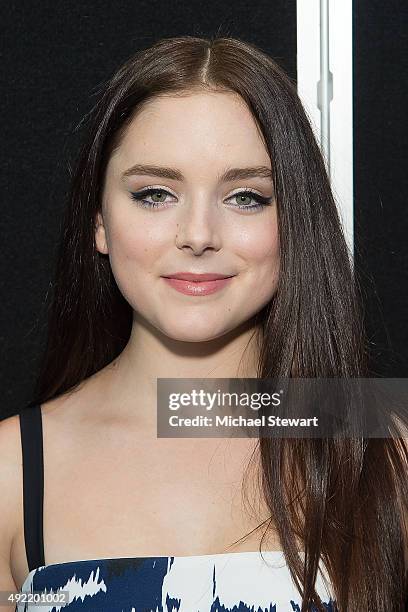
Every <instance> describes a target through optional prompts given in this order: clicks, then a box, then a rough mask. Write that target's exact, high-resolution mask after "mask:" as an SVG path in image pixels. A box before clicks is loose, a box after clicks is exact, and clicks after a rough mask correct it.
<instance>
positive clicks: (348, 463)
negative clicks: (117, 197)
mask: <svg viewBox="0 0 408 612" xmlns="http://www.w3.org/2000/svg"><path fill="white" fill-rule="evenodd" d="M192 90H199V91H206V90H211V91H231V92H235V93H237V94H238V95H239V96H241V98H242V99H243V100H244V101H245V103H246V104H247V105H248V107H249V109H250V111H251V113H252V115H253V117H254V119H255V121H256V123H257V125H258V126H259V128H260V130H261V132H262V135H263V138H264V141H265V144H266V147H267V149H268V152H269V155H270V159H271V164H272V168H273V174H274V186H275V195H276V202H277V207H278V223H279V236H280V249H281V259H280V274H279V282H278V286H277V290H276V293H275V295H274V296H273V298H272V300H271V301H270V303H269V304H268V305H267V306H266V307H264V308H263V309H262V311H260V312H259V313H257V321H258V323H259V329H260V337H261V344H260V358H259V366H258V375H259V377H260V378H274V377H309V378H314V377H326V378H331V377H350V378H356V377H369V375H370V373H369V369H368V350H367V345H368V343H367V341H366V339H365V333H364V326H363V307H362V303H363V300H362V296H361V291H360V290H359V288H358V283H357V281H356V278H355V276H356V275H355V274H354V270H353V266H352V263H351V258H350V255H349V252H348V249H347V246H346V241H345V239H344V235H343V233H342V227H341V223H340V220H339V217H338V212H337V209H336V205H335V202H334V199H333V195H332V192H331V188H330V183H329V180H328V177H327V173H326V169H325V165H324V161H323V159H322V155H321V152H320V149H319V147H318V145H317V143H316V141H315V138H314V135H313V132H312V129H311V127H310V124H309V122H308V119H307V117H306V114H305V112H304V109H303V107H302V104H301V102H300V100H299V97H298V95H297V91H296V86H295V83H294V82H292V80H291V79H290V78H289V77H288V76H287V75H286V74H285V73H284V72H283V71H282V69H281V68H280V67H279V66H278V65H277V64H276V63H275V62H274V61H273V60H272V59H271V58H270V57H269V56H268V55H266V54H265V53H263V52H262V51H261V50H259V49H258V48H257V47H256V46H254V45H250V44H247V43H245V42H243V41H241V40H237V39H233V38H229V37H223V38H214V39H203V38H197V37H190V36H184V37H179V38H168V39H162V40H160V41H158V42H156V43H155V44H154V45H153V46H151V47H150V48H148V49H144V50H142V51H139V52H137V53H136V54H135V55H133V56H132V57H131V58H129V59H128V60H127V61H126V62H125V63H124V64H123V65H122V66H121V67H120V68H119V70H118V71H117V72H116V73H115V74H114V76H113V77H112V78H111V79H110V80H109V81H108V82H107V83H106V84H104V86H103V88H102V91H101V92H100V94H99V97H98V100H97V102H96V104H95V105H94V107H93V108H92V110H91V112H90V113H89V116H88V120H89V128H88V130H87V133H86V136H85V138H84V141H83V144H82V147H81V151H80V154H79V157H78V160H77V164H76V167H75V170H74V172H73V176H72V181H71V188H70V193H69V199H68V205H67V208H66V213H65V217H64V221H63V226H62V236H61V241H60V248H59V253H58V257H57V265H56V274H55V284H54V287H53V296H52V300H51V301H50V307H49V325H48V339H47V345H46V349H45V353H44V357H43V360H42V364H41V371H40V375H39V378H38V381H37V386H36V389H35V393H34V398H33V401H32V402H31V403H43V402H46V401H48V400H50V399H52V398H54V397H56V396H58V395H61V394H63V393H64V392H66V391H68V390H70V389H72V388H73V387H75V386H76V385H78V384H79V383H80V382H81V381H83V380H84V379H86V378H87V377H89V376H91V375H92V374H94V373H95V372H97V371H98V370H100V369H102V368H103V367H104V366H106V365H107V364H108V363H110V362H111V361H112V360H113V359H115V357H117V356H118V355H119V354H120V353H121V352H122V350H123V349H124V347H125V345H126V343H127V342H128V340H129V336H130V331H131V325H132V308H131V306H130V305H129V304H128V303H127V301H126V300H125V299H124V297H123V296H122V295H121V293H120V291H119V289H118V287H117V285H116V282H115V279H114V277H113V274H112V271H111V267H110V263H109V258H108V256H106V255H103V254H101V253H99V252H98V251H97V249H96V246H95V233H94V232H95V217H96V214H97V212H98V211H99V210H100V207H101V191H102V187H103V184H104V176H105V171H106V166H107V162H108V160H109V158H110V156H111V154H112V152H113V151H114V150H115V148H116V147H118V146H119V145H120V142H121V138H122V136H123V134H124V132H125V131H126V128H127V127H128V125H129V123H130V122H131V121H132V118H133V117H134V114H135V112H137V111H138V110H140V108H141V105H143V104H144V103H146V102H147V101H149V100H151V99H153V98H154V97H155V96H158V95H160V94H171V95H183V93H186V92H189V91H190V92H191V91H192ZM398 431H399V430H398V429H395V431H394V432H393V433H394V435H393V436H391V437H389V438H369V439H367V438H344V439H333V438H319V439H305V438H301V439H288V438H280V439H277V438H263V437H261V438H260V439H259V443H258V444H259V451H260V470H261V474H262V489H263V494H264V497H265V500H266V503H267V505H268V508H269V510H270V515H271V519H273V523H274V527H275V528H276V529H277V532H278V535H279V537H280V540H281V543H282V549H283V551H284V554H285V557H286V560H287V563H288V567H289V569H290V572H291V575H292V577H293V579H294V581H295V583H296V584H297V587H298V589H299V592H300V593H301V596H302V609H301V612H305V611H306V610H309V609H311V606H312V605H314V606H315V607H316V609H318V610H321V611H323V610H324V609H325V608H324V607H323V604H322V602H321V600H320V598H319V596H318V594H317V593H316V591H315V580H316V575H317V571H318V564H319V559H320V558H322V560H323V561H324V564H325V565H326V567H327V569H328V572H329V577H330V580H331V582H332V585H333V589H334V594H335V600H336V605H337V609H338V610H339V611H340V612H368V611H370V612H373V611H375V612H386V611H387V612H390V610H393V611H395V612H397V611H398V612H401V611H402V610H404V602H405V599H406V595H407V576H406V568H405V564H404V538H406V534H405V531H404V526H403V518H402V517H403V513H404V512H407V505H408V486H407V477H406V475H407V462H408V450H407V448H406V445H405V443H404V440H403V437H402V436H401V435H398ZM295 474H296V479H295V478H294V475H295ZM295 498H296V500H297V505H296V506H294V500H295ZM299 508H300V510H301V513H300V515H299ZM295 534H296V535H297V536H298V537H299V538H300V539H301V541H302V543H303V546H304V553H305V560H304V562H303V561H301V559H300V557H299V554H298V551H297V545H296V541H295ZM273 588H274V586H273V585H272V584H271V592H273Z"/></svg>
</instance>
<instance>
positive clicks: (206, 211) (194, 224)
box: [176, 200, 221, 255]
mask: <svg viewBox="0 0 408 612" xmlns="http://www.w3.org/2000/svg"><path fill="white" fill-rule="evenodd" d="M220 228H221V223H220V219H219V214H218V210H217V207H216V206H215V205H214V203H213V202H209V201H205V202H204V201H203V200H201V201H198V200H195V201H194V202H192V203H189V204H186V206H185V208H184V210H183V211H182V212H181V214H180V218H179V220H178V223H177V234H176V246H177V248H179V249H182V250H190V251H192V252H193V253H194V255H201V254H202V253H203V252H204V251H205V250H206V249H212V250H215V251H218V250H219V249H220V248H221V236H220Z"/></svg>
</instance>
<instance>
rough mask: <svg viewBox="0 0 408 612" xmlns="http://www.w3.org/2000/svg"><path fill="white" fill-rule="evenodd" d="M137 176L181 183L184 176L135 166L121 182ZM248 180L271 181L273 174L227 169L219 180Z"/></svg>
mask: <svg viewBox="0 0 408 612" xmlns="http://www.w3.org/2000/svg"><path fill="white" fill-rule="evenodd" d="M138 174H148V175H150V176H159V177H161V178H167V179H172V180H174V181H183V180H184V176H183V175H182V173H181V172H180V170H177V169H176V168H167V167H165V166H154V165H149V164H147V165H146V164H135V165H134V166H132V167H131V168H128V169H127V170H125V172H123V174H122V177H121V178H122V180H123V179H124V178H126V177H128V176H134V175H138ZM249 178H269V179H273V172H272V170H271V168H268V166H250V167H246V168H228V169H227V170H226V171H225V172H224V173H223V174H222V175H221V176H219V180H220V181H222V182H228V181H235V180H239V179H249Z"/></svg>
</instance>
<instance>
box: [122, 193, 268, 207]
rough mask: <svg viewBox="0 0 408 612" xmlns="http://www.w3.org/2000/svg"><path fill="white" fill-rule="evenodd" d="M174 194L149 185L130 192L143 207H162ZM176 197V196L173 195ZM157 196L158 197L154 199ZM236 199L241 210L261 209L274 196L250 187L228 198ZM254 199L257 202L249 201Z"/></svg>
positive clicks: (133, 198)
mask: <svg viewBox="0 0 408 612" xmlns="http://www.w3.org/2000/svg"><path fill="white" fill-rule="evenodd" d="M172 195H173V194H171V193H169V192H168V191H167V190H166V189H163V188H161V187H149V188H147V189H141V190H140V191H132V192H130V197H131V198H132V200H134V201H135V202H137V203H138V205H139V206H142V207H143V208H160V207H161V205H162V204H165V203H166V197H167V196H172ZM147 197H151V198H152V200H147V199H146V198H147ZM173 197H174V196H173ZM153 198H156V199H153ZM234 198H235V199H236V200H237V203H236V205H235V207H236V208H239V209H240V210H251V211H254V210H259V209H262V208H264V207H265V206H267V205H268V204H271V202H272V201H273V196H271V197H266V196H262V195H260V194H259V193H256V192H255V191H252V190H250V189H246V190H244V191H239V192H237V193H234V194H233V195H232V196H231V197H229V198H228V200H232V199H234ZM248 200H249V202H250V201H251V200H252V201H253V202H255V204H250V203H247V202H248Z"/></svg>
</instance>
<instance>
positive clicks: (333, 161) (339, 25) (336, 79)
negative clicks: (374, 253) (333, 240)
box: [297, 0, 353, 254]
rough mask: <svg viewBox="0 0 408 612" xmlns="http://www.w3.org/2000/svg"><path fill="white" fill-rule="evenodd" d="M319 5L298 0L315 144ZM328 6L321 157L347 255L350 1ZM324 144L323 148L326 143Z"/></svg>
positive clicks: (300, 70)
mask: <svg viewBox="0 0 408 612" xmlns="http://www.w3.org/2000/svg"><path fill="white" fill-rule="evenodd" d="M321 4H324V3H323V2H319V0H297V76H298V93H299V96H300V98H301V100H302V103H303V105H304V107H305V110H306V112H307V114H308V116H309V119H310V122H311V124H312V127H313V130H314V133H315V135H316V138H317V139H318V142H319V143H321V120H322V113H321V109H320V108H319V100H318V82H319V81H320V69H321V61H320V60H321V42H323V43H324V40H325V37H324V36H323V37H321V28H320V14H321ZM326 5H327V8H328V18H329V19H328V21H329V32H328V45H329V49H328V50H329V64H328V68H329V71H330V73H331V74H332V75H333V99H332V100H331V101H330V108H329V109H328V110H329V118H330V119H329V136H330V138H329V142H328V143H327V144H328V155H325V158H326V160H327V161H328V163H329V167H328V170H329V174H330V178H331V183H332V188H333V192H334V196H335V199H336V202H337V206H338V209H339V214H340V217H341V220H342V223H343V228H344V233H345V236H346V240H347V244H348V247H349V249H350V254H353V40H352V0H341V1H340V0H327V1H326ZM323 14H324V11H323ZM321 38H322V39H323V40H322V41H321ZM326 110H327V109H326ZM323 144H324V143H323ZM322 149H323V151H324V147H322Z"/></svg>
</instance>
